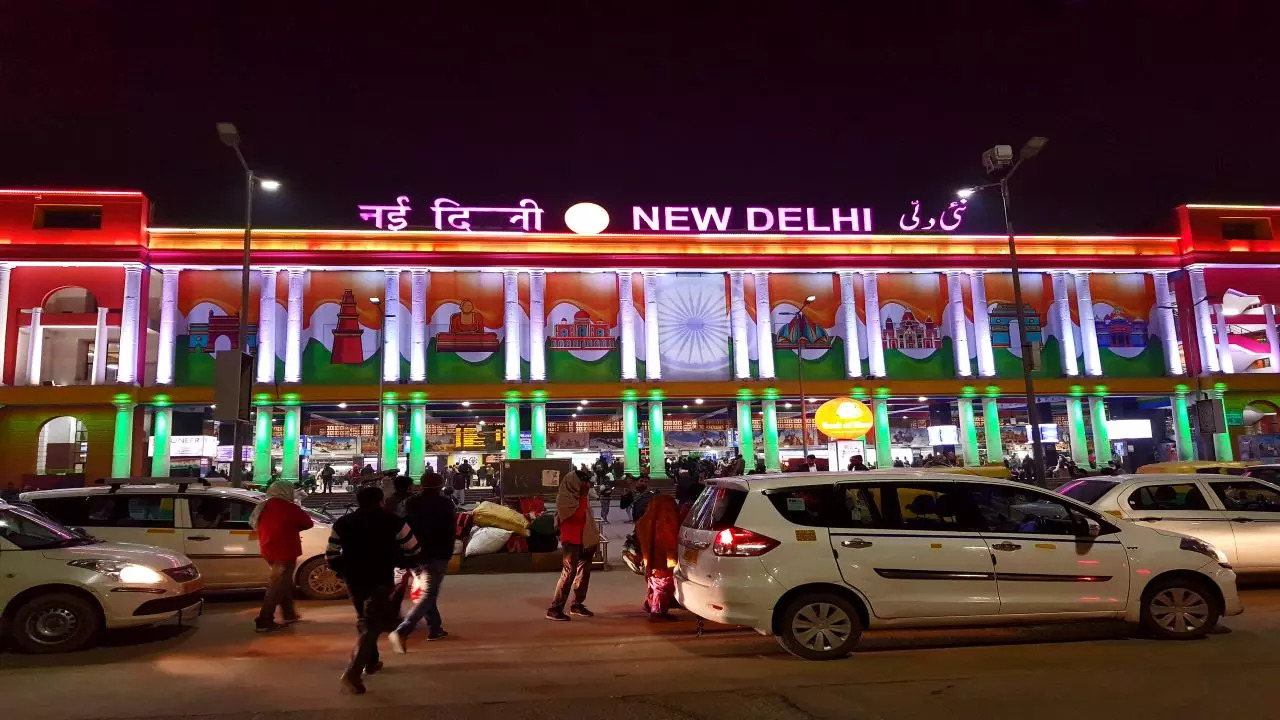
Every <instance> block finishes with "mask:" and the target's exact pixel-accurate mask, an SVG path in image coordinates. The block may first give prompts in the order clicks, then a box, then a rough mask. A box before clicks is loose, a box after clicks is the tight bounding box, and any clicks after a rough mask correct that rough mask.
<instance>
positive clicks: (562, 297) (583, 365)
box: [541, 272, 644, 382]
mask: <svg viewBox="0 0 1280 720" xmlns="http://www.w3.org/2000/svg"><path fill="white" fill-rule="evenodd" d="M635 282H636V284H641V283H642V279H641V276H640V274H639V273H637V274H636V277H635ZM544 303H545V304H544V307H545V308H546V312H547V317H546V336H545V337H544V338H541V340H542V341H543V342H544V343H545V344H546V349H547V351H546V357H547V380H548V381H549V382H617V380H618V378H619V377H621V373H622V364H621V350H620V348H619V347H618V278H617V275H616V274H614V273H562V272H555V273H547V285H546V294H545V296H544ZM636 311H637V314H641V313H643V311H644V303H643V302H641V303H639V304H638V307H637V308H636ZM637 325H638V327H637V328H636V335H637V337H638V338H643V335H644V326H643V324H641V323H637ZM641 377H643V375H642V376H641Z"/></svg>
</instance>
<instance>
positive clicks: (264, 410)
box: [253, 404, 275, 487]
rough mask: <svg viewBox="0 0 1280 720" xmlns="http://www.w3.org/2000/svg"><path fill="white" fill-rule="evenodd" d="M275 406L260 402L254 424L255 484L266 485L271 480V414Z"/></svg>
mask: <svg viewBox="0 0 1280 720" xmlns="http://www.w3.org/2000/svg"><path fill="white" fill-rule="evenodd" d="M273 413H275V408H273V407H271V406H270V405H265V404H259V405H258V412H257V415H256V416H255V418H254V424H253V484H254V485H258V486H260V487H266V486H267V485H268V484H269V483H270V482H271V416H272V414H273Z"/></svg>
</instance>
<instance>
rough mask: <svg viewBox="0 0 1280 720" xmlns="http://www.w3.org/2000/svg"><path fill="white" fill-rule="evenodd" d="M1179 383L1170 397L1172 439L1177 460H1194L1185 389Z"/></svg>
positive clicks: (1194, 449) (1194, 451)
mask: <svg viewBox="0 0 1280 720" xmlns="http://www.w3.org/2000/svg"><path fill="white" fill-rule="evenodd" d="M1186 387H1187V386H1185V385H1179V386H1178V391H1177V392H1176V393H1175V394H1174V396H1173V397H1172V398H1171V401H1172V410H1173V439H1174V443H1175V444H1176V445H1177V448H1178V459H1179V460H1195V459H1196V447H1195V445H1194V444H1193V443H1192V442H1191V417H1190V416H1189V415H1188V414H1187V390H1186Z"/></svg>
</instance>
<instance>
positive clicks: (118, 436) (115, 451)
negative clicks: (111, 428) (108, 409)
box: [111, 393, 135, 478]
mask: <svg viewBox="0 0 1280 720" xmlns="http://www.w3.org/2000/svg"><path fill="white" fill-rule="evenodd" d="M112 404H113V405H115V406H116V429H115V437H114V438H113V439H112V443H111V477H113V478H127V477H129V476H130V475H132V474H133V408H134V407H135V406H134V403H133V399H132V398H130V397H129V396H128V395H126V394H124V393H120V394H118V395H116V396H115V399H114V400H112Z"/></svg>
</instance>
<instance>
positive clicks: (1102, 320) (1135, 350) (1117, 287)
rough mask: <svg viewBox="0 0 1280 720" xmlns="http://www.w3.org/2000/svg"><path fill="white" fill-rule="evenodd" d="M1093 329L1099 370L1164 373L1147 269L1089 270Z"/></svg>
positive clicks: (1108, 373)
mask: <svg viewBox="0 0 1280 720" xmlns="http://www.w3.org/2000/svg"><path fill="white" fill-rule="evenodd" d="M1089 291H1090V293H1091V294H1092V295H1093V315H1094V323H1093V325H1094V329H1095V330H1096V331H1097V334H1098V356H1099V359H1100V360H1101V361H1102V374H1103V375H1105V376H1108V377H1143V376H1146V377H1151V376H1158V375H1163V374H1164V346H1163V344H1162V343H1161V341H1160V329H1159V328H1158V327H1157V326H1158V323H1156V322H1155V319H1156V318H1155V306H1156V289H1155V282H1154V281H1153V280H1152V279H1151V275H1150V274H1149V273H1124V274H1120V273H1092V274H1090V276H1089Z"/></svg>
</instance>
